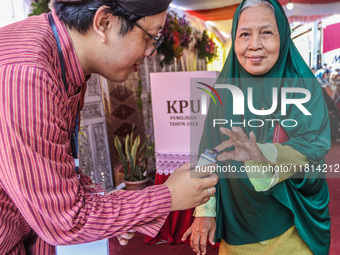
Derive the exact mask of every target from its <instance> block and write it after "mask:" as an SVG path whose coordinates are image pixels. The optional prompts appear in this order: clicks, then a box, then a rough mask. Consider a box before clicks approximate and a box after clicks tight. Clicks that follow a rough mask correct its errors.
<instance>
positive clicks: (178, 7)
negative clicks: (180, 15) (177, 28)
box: [169, 3, 187, 11]
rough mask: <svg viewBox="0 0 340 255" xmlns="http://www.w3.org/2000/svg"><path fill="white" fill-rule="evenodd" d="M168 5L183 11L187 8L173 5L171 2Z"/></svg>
mask: <svg viewBox="0 0 340 255" xmlns="http://www.w3.org/2000/svg"><path fill="white" fill-rule="evenodd" d="M169 6H170V8H176V9H179V10H183V11H186V10H187V9H186V8H184V7H182V6H178V5H174V4H173V3H171V4H170V5H169Z"/></svg>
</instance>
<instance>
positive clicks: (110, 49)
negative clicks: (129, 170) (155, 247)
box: [0, 0, 217, 255]
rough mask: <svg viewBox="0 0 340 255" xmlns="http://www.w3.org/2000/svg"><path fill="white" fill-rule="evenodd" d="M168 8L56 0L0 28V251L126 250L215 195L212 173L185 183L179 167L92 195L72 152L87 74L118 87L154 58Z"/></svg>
mask: <svg viewBox="0 0 340 255" xmlns="http://www.w3.org/2000/svg"><path fill="white" fill-rule="evenodd" d="M169 3H170V0H154V1H151V0H150V1H135V0H87V1H64V0H63V1H62V0H60V1H59V2H56V3H55V11H53V12H52V13H50V14H48V15H47V14H44V15H41V16H34V17H31V18H28V19H26V20H24V21H21V22H18V23H14V24H12V25H9V26H7V27H4V28H1V29H0V86H1V88H0V90H1V94H0V95H1V96H0V100H1V101H0V141H1V142H0V144H1V148H0V157H1V163H0V208H1V210H0V232H1V235H0V254H39V255H40V254H54V252H55V249H54V245H70V244H78V243H85V242H91V241H96V240H99V239H104V238H110V237H113V236H117V237H119V240H120V241H121V243H122V244H126V242H127V240H128V239H129V238H131V236H132V235H133V234H129V233H131V232H132V233H133V232H135V231H139V232H141V233H144V234H148V235H151V236H154V235H155V234H156V233H157V232H158V230H159V229H160V227H161V226H162V224H163V223H164V220H165V219H166V217H167V215H168V213H169V212H170V211H171V210H183V209H188V208H192V207H195V206H197V205H199V204H202V203H205V202H206V201H208V199H209V196H210V195H212V194H213V193H214V192H215V188H214V187H213V186H214V185H215V184H216V183H217V176H216V175H213V176H212V177H213V178H205V179H202V178H190V174H191V171H189V170H190V165H189V164H186V165H184V166H182V167H181V168H180V169H179V170H178V171H175V172H174V174H172V175H171V177H170V178H169V179H168V181H167V182H166V183H165V184H164V185H158V186H153V187H149V188H147V189H145V190H143V191H135V192H126V191H119V192H115V193H112V194H109V195H108V196H102V195H93V194H91V193H89V192H87V190H86V188H85V186H86V185H88V184H90V183H91V181H90V179H89V178H88V177H86V176H84V175H82V173H81V170H79V171H78V170H77V167H76V162H77V160H76V156H75V154H76V153H74V150H72V149H71V144H74V143H72V142H71V141H74V140H72V133H73V132H74V130H76V128H74V127H75V123H76V120H77V119H78V118H77V113H78V110H79V109H81V108H82V106H83V99H84V93H85V89H86V86H85V84H86V83H85V81H86V78H88V77H89V75H90V74H91V73H98V74H100V75H102V76H104V77H105V78H107V79H109V80H112V81H125V80H126V79H127V77H128V75H129V74H130V73H131V72H133V71H137V70H138V65H139V64H141V63H142V62H143V59H144V58H145V57H153V56H155V54H156V50H157V47H158V46H159V44H160V43H161V41H162V39H161V38H160V37H159V36H157V34H158V33H159V32H160V30H161V29H162V26H163V23H164V19H165V14H166V9H167V8H168V5H169ZM52 27H55V28H56V29H55V31H54V32H53V30H52ZM58 44H59V49H60V50H59V52H58ZM70 140H71V141H70ZM75 151H76V150H75ZM71 152H72V155H73V156H74V158H73V157H72V155H71ZM198 177H204V176H203V174H201V175H199V176H198Z"/></svg>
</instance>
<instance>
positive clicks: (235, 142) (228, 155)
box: [215, 127, 264, 162]
mask: <svg viewBox="0 0 340 255" xmlns="http://www.w3.org/2000/svg"><path fill="white" fill-rule="evenodd" d="M220 131H221V133H222V134H225V135H227V136H228V137H229V140H227V141H224V142H222V143H221V144H220V145H218V146H216V147H215V149H216V150H217V151H223V150H224V149H225V148H229V147H232V146H234V147H235V150H233V151H225V152H222V153H221V154H220V155H218V156H217V160H219V161H225V160H235V161H247V160H253V161H255V162H262V161H263V160H264V158H263V156H262V153H261V150H260V148H259V147H258V146H257V144H256V137H255V134H254V132H253V131H252V132H250V134H249V137H248V136H247V135H246V134H245V133H244V132H243V129H242V128H241V127H232V128H231V130H230V129H228V128H223V127H221V128H220Z"/></svg>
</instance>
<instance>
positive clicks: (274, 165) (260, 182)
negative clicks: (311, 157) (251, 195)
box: [244, 143, 308, 191]
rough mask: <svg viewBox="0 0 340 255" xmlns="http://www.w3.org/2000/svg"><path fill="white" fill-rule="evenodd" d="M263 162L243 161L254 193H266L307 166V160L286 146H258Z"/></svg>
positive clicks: (267, 144) (277, 144)
mask: <svg viewBox="0 0 340 255" xmlns="http://www.w3.org/2000/svg"><path fill="white" fill-rule="evenodd" d="M258 146H259V148H260V150H261V153H262V155H263V157H264V158H265V159H266V160H265V161H263V162H255V161H252V160H249V161H245V162H244V166H245V169H246V170H247V175H248V177H249V180H250V182H251V183H252V185H253V186H254V188H255V190H256V191H266V190H268V189H270V188H271V187H273V186H274V185H276V184H277V183H279V182H282V181H284V180H287V179H288V178H290V177H291V176H293V175H294V174H296V173H297V172H298V171H300V170H301V169H303V166H304V165H305V164H308V161H307V158H306V157H305V156H304V155H303V154H301V153H300V152H298V151H296V150H295V149H293V148H292V147H290V146H288V145H281V144H279V143H275V144H272V143H266V144H258Z"/></svg>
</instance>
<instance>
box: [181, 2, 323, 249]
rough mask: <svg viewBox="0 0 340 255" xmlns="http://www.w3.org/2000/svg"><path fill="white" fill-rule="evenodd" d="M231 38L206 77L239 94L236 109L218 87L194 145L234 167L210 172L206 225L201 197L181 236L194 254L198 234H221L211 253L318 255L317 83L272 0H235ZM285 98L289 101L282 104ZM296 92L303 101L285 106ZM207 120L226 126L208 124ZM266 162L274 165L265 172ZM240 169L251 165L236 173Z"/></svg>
mask: <svg viewBox="0 0 340 255" xmlns="http://www.w3.org/2000/svg"><path fill="white" fill-rule="evenodd" d="M232 37H233V41H232V48H231V50H230V53H229V55H228V58H227V60H226V63H225V65H224V68H223V70H222V72H221V75H220V77H219V80H218V82H217V83H216V84H230V85H234V86H236V87H237V89H235V90H238V91H239V92H240V90H241V91H242V92H243V95H244V97H245V100H244V102H245V103H244V113H243V114H242V111H241V114H240V113H238V114H236V113H237V110H238V111H239V110H240V108H242V106H243V105H241V104H240V103H239V102H240V98H242V97H240V96H239V97H238V101H235V104H234V102H233V100H234V99H233V95H232V93H231V91H230V90H227V89H218V93H219V95H220V96H221V97H222V98H223V99H222V101H223V108H222V107H220V108H217V107H216V106H214V105H213V104H211V105H210V108H209V113H208V116H207V119H206V122H205V129H204V133H203V136H202V139H201V143H200V151H201V152H202V151H204V150H205V149H206V148H214V147H215V149H216V150H217V151H220V152H221V151H223V152H221V153H220V154H219V155H218V157H217V159H218V160H219V166H220V167H221V168H220V169H222V167H223V166H224V167H225V169H232V170H234V171H231V170H230V171H225V172H224V173H223V172H220V173H219V182H218V184H217V187H216V188H217V190H216V223H215V217H214V216H215V215H214V212H211V211H210V212H209V211H207V210H206V209H207V208H214V204H213V202H214V199H210V201H209V202H208V204H207V205H206V206H203V207H199V208H197V210H196V215H195V216H196V219H195V221H194V223H193V224H192V226H191V228H189V229H188V231H187V232H186V233H185V234H184V236H183V239H185V238H187V237H188V236H189V235H190V234H191V237H190V241H191V246H192V248H193V250H194V251H195V252H196V253H197V254H200V253H201V252H202V254H205V252H206V249H205V246H206V242H207V238H209V240H210V242H213V241H214V238H215V241H221V246H220V254H242V255H243V254H246V255H249V254H261V255H262V254H280V255H281V254H299V255H301V254H313V253H314V254H328V250H329V245H330V217H329V212H328V202H329V193H328V187H327V183H326V179H325V178H324V177H325V176H324V173H322V172H320V171H316V170H315V169H317V167H318V166H320V165H322V164H323V163H324V156H325V155H326V153H327V152H328V150H329V148H330V132H329V129H330V128H329V120H328V114H327V108H326V105H325V103H324V100H323V96H322V92H321V88H320V85H319V84H318V82H317V80H316V79H315V77H314V76H313V74H312V72H311V71H310V70H309V68H308V66H307V65H306V64H305V62H304V60H303V59H302V57H301V56H300V54H299V53H298V51H297V49H296V48H295V46H294V44H293V42H292V40H291V38H290V27H289V23H288V20H287V18H286V16H285V13H284V11H283V9H282V7H281V5H280V3H279V2H278V1H277V0H267V1H266V0H245V1H243V2H242V3H241V4H240V6H239V8H238V9H237V10H236V13H235V15H234V20H233V28H232ZM215 87H218V86H217V85H216V86H215ZM250 88H251V89H252V94H253V96H252V95H251V94H250ZM275 88H277V91H276V90H275ZM285 90H286V91H287V90H291V91H295V93H294V92H292V93H284V91H285ZM297 91H300V92H305V94H304V93H297ZM308 91H309V92H310V96H311V98H308ZM239 94H240V93H239ZM281 96H282V97H281ZM248 97H251V98H252V100H250V102H248V100H247V98H248ZM285 97H287V99H288V100H290V104H286V105H285V104H283V107H282V106H281V103H285V102H284V99H285ZM276 98H277V101H276V102H277V108H275V104H274V101H275V99H276ZM303 98H305V100H304V99H303ZM299 100H300V102H303V103H301V105H298V104H295V103H297V102H299ZM301 100H302V101H301ZM303 100H304V101H303ZM241 102H242V101H241ZM286 103H287V101H286ZM251 105H253V108H251V107H250V106H251ZM272 106H273V107H272ZM275 109H276V110H275ZM256 110H257V111H256ZM260 110H265V111H267V112H266V115H261V114H262V113H263V112H261V111H260ZM234 111H235V112H236V113H235V114H234V113H233V112H234ZM254 112H255V114H254ZM216 119H219V120H221V119H222V120H225V122H227V124H225V125H223V127H222V125H215V127H214V126H213V123H214V120H216ZM288 119H289V120H288ZM288 122H289V124H288ZM215 124H216V122H215ZM234 124H235V125H234ZM220 127H221V128H220ZM226 139H227V140H226ZM225 140H226V141H225ZM270 166H271V167H277V168H275V169H276V170H277V169H278V170H277V171H275V172H272V171H266V169H267V170H268V169H270ZM228 167H229V168H228ZM246 167H248V169H252V170H253V171H248V172H242V171H241V170H244V169H245V168H246ZM280 167H281V168H280ZM272 169H273V168H272ZM282 169H284V170H285V169H288V170H289V171H286V172H285V171H284V170H282ZM319 169H320V168H319ZM257 171H259V172H257ZM215 230H216V231H215Z"/></svg>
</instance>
